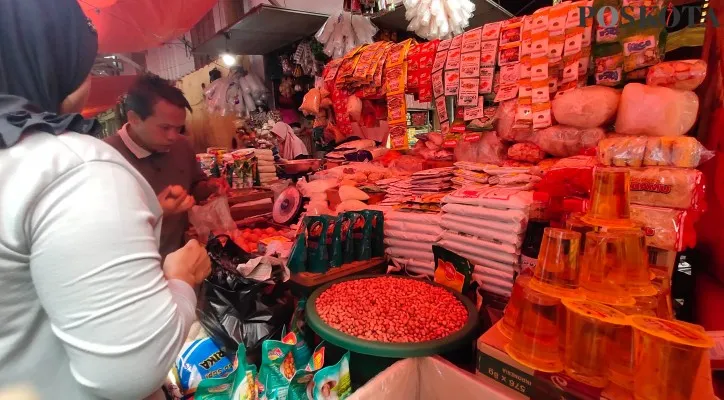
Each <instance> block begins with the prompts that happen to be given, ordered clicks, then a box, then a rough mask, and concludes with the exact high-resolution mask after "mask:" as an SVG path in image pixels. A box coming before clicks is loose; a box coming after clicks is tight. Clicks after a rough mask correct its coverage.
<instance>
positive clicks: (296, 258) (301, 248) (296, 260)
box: [287, 217, 309, 272]
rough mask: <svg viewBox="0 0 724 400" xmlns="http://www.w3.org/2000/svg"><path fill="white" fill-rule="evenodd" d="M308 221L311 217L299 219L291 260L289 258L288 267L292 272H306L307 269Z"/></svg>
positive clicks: (290, 254) (290, 255)
mask: <svg viewBox="0 0 724 400" xmlns="http://www.w3.org/2000/svg"><path fill="white" fill-rule="evenodd" d="M308 221H309V217H305V218H304V219H303V220H302V221H299V228H298V229H297V236H296V238H295V239H294V244H293V245H292V250H291V252H290V253H289V260H287V268H289V271H290V272H304V271H306V270H307V235H306V234H305V233H306V231H307V229H306V226H307V222H308Z"/></svg>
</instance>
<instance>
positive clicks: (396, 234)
mask: <svg viewBox="0 0 724 400" xmlns="http://www.w3.org/2000/svg"><path fill="white" fill-rule="evenodd" d="M440 236H442V232H440V233H439V234H436V235H430V234H426V233H418V232H409V231H405V230H399V229H392V228H390V227H389V223H388V221H385V237H386V238H388V237H391V238H395V239H403V240H417V241H420V242H426V243H435V242H437V241H438V240H440Z"/></svg>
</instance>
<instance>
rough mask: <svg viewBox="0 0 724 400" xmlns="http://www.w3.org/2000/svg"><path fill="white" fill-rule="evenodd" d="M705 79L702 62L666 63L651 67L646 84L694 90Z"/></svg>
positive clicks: (704, 67) (704, 63) (704, 65)
mask: <svg viewBox="0 0 724 400" xmlns="http://www.w3.org/2000/svg"><path fill="white" fill-rule="evenodd" d="M704 78H706V62H705V61H704V60H680V61H667V62H662V63H659V64H656V65H653V66H651V67H650V68H649V69H648V73H647V74H646V84H647V85H649V86H663V87H667V88H670V89H679V90H695V89H696V88H697V87H699V85H701V83H702V82H704Z"/></svg>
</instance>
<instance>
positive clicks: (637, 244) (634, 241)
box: [613, 229, 657, 296]
mask: <svg viewBox="0 0 724 400" xmlns="http://www.w3.org/2000/svg"><path fill="white" fill-rule="evenodd" d="M618 233H619V234H620V235H621V236H622V238H623V259H624V262H623V263H622V265H621V269H619V270H617V271H615V275H614V277H613V278H614V280H615V281H617V282H620V283H621V284H623V287H624V289H626V291H627V292H628V293H629V294H631V295H632V296H655V295H656V293H657V290H656V287H655V286H654V285H653V284H652V283H651V273H650V272H649V261H648V253H647V252H646V237H645V236H644V232H643V231H642V230H640V229H632V230H624V231H621V232H618Z"/></svg>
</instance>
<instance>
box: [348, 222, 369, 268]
mask: <svg viewBox="0 0 724 400" xmlns="http://www.w3.org/2000/svg"><path fill="white" fill-rule="evenodd" d="M348 215H349V217H350V221H351V223H352V225H351V226H352V240H353V241H354V261H364V260H369V259H370V258H371V257H372V248H371V246H372V243H371V242H370V236H371V232H372V229H371V225H369V224H367V219H366V217H365V215H364V214H362V213H361V212H349V213H348Z"/></svg>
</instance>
